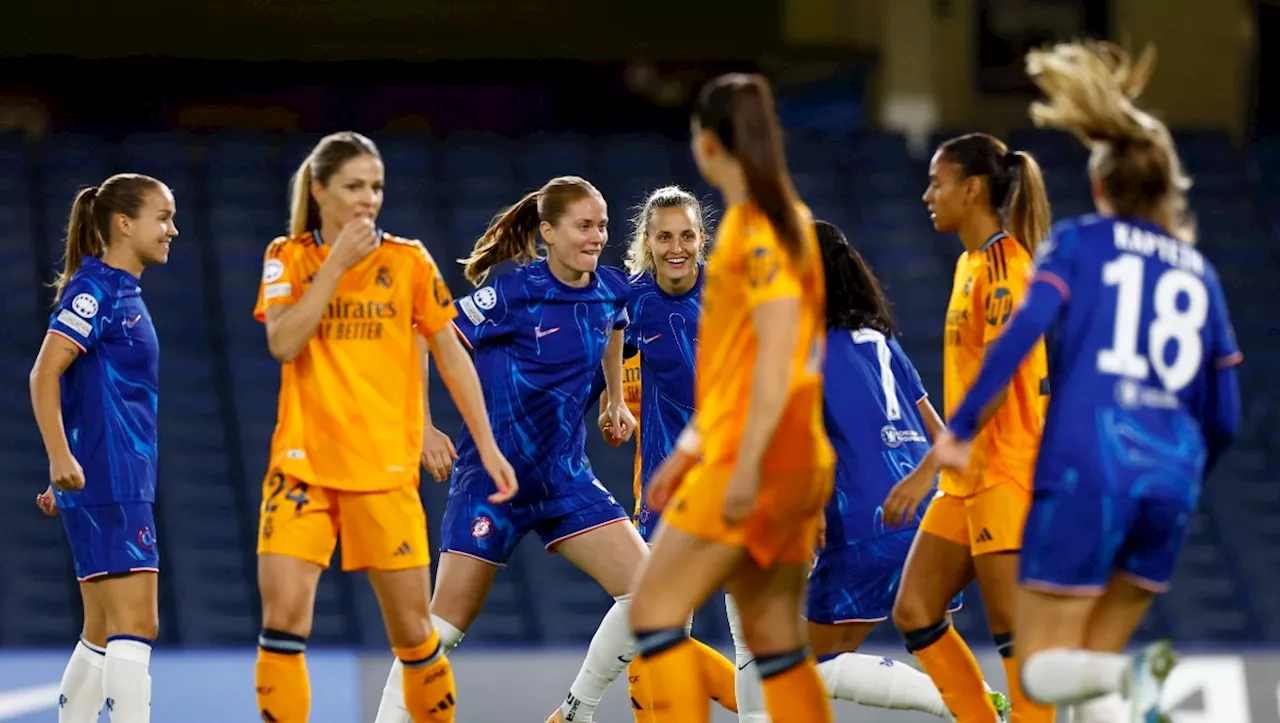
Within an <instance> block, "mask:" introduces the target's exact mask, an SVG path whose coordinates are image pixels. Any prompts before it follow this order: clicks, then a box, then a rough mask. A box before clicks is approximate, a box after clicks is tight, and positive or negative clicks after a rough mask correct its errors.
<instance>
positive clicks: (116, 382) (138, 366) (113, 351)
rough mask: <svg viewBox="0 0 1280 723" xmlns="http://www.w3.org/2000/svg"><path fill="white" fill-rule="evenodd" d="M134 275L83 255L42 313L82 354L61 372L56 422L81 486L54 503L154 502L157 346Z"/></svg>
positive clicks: (64, 505) (65, 506) (52, 330)
mask: <svg viewBox="0 0 1280 723" xmlns="http://www.w3.org/2000/svg"><path fill="white" fill-rule="evenodd" d="M141 292H142V289H141V287H140V286H139V284H138V278H137V277H136V276H133V275H132V274H129V273H127V272H124V271H121V270H119V269H116V268H113V267H111V266H108V265H107V264H104V263H103V262H102V261H99V260H98V259H96V258H86V259H85V260H84V262H83V265H82V266H81V268H80V270H79V271H77V272H76V273H75V274H74V275H73V276H72V277H71V280H70V281H69V282H68V283H67V286H66V288H65V289H64V290H63V292H62V297H61V299H60V300H59V301H58V305H57V308H55V309H54V311H53V314H52V315H51V316H50V319H49V333H51V334H57V335H59V336H61V337H64V338H66V339H67V340H68V341H70V342H71V343H73V344H75V345H76V346H78V347H80V349H81V351H82V352H83V353H82V354H81V355H80V356H79V357H77V358H76V359H75V361H73V362H72V363H71V366H70V367H69V368H68V369H67V371H66V373H64V374H63V375H62V379H61V386H62V422H63V426H64V428H65V429H66V433H67V439H68V441H69V442H70V444H71V453H72V454H73V455H75V458H76V460H78V461H79V462H80V466H81V467H83V468H84V476H85V485H84V489H83V490H80V491H78V492H56V496H57V501H58V507H59V508H61V509H68V508H72V507H77V506H82V505H104V504H122V503H138V502H147V503H151V502H154V501H155V496H156V460H157V454H158V447H159V445H158V433H157V429H156V414H157V410H158V407H159V402H158V394H159V386H160V344H159V340H158V339H157V338H156V331H155V327H154V326H153V325H152V323H151V314H150V313H149V312H148V311H147V306H146V304H144V303H143V301H142V293H141Z"/></svg>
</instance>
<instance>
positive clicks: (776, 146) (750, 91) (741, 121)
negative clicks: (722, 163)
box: [694, 73, 808, 266]
mask: <svg viewBox="0 0 1280 723" xmlns="http://www.w3.org/2000/svg"><path fill="white" fill-rule="evenodd" d="M694 117H695V118H696V119H697V121H698V126H699V127H700V128H703V129H705V130H709V131H711V132H712V133H715V134H716V137H717V138H719V140H720V143H721V144H722V145H723V146H724V147H725V150H726V151H728V152H729V154H730V155H732V156H733V157H734V158H735V159H737V161H738V163H740V164H741V165H742V172H743V175H744V176H745V177H746V181H747V191H748V192H749V193H750V194H751V200H752V201H754V202H755V204H756V206H757V207H759V208H760V211H761V212H762V213H763V214H764V215H765V218H767V219H769V224H770V225H771V226H773V230H774V233H776V234H777V235H778V241H779V242H780V243H781V244H782V247H783V249H785V250H786V252H787V255H788V256H790V257H791V259H792V260H793V261H795V262H797V263H798V264H799V265H801V266H803V265H804V264H806V263H807V262H808V259H807V258H805V256H806V251H805V245H804V234H805V231H806V230H805V228H804V222H803V221H802V220H801V218H800V214H799V212H798V210H797V208H796V206H797V204H798V203H799V197H798V196H797V194H796V190H795V186H794V185H793V184H792V182H791V173H790V172H789V171H788V170H787V162H786V154H785V153H784V152H783V147H782V128H781V126H780V125H779V123H778V114H777V111H776V110H775V108H774V102H773V93H772V92H771V91H770V90H769V84H768V82H767V81H766V80H765V79H764V78H763V77H762V76H759V75H745V74H740V73H733V74H729V75H722V76H720V77H719V78H716V79H715V80H713V81H711V82H710V83H708V84H707V85H706V86H704V87H703V89H702V92H701V93H700V94H699V96H698V106H697V108H696V109H695V111H694Z"/></svg>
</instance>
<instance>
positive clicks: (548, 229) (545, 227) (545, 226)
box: [538, 221, 556, 246]
mask: <svg viewBox="0 0 1280 723" xmlns="http://www.w3.org/2000/svg"><path fill="white" fill-rule="evenodd" d="M538 233H539V234H540V235H541V236H542V241H543V243H545V244H546V245H548V246H554V245H555V242H556V227H555V226H552V225H551V222H550V221H543V222H542V223H540V224H538Z"/></svg>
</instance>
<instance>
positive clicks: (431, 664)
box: [369, 566, 457, 721]
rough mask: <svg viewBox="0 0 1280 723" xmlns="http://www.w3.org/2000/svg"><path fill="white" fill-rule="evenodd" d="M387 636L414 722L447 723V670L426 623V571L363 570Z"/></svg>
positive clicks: (450, 696)
mask: <svg viewBox="0 0 1280 723" xmlns="http://www.w3.org/2000/svg"><path fill="white" fill-rule="evenodd" d="M369 582H370V584H372V585H373V591H374V593H375V594H376V595H377V596H378V606H379V607H380V608H381V609H382V620H383V622H384V623H385V625H386V627H387V638H388V639H389V640H390V641H391V650H392V652H394V653H395V656H396V663H398V667H399V668H400V669H401V695H400V697H401V699H402V700H403V702H404V706H405V709H406V710H407V711H408V712H409V714H410V715H411V717H412V718H413V719H414V720H418V721H452V720H453V719H454V711H455V710H456V707H457V688H456V686H455V684H454V680H453V670H452V668H450V666H449V661H448V659H447V658H446V657H445V652H446V649H445V646H444V644H443V642H442V641H441V639H440V637H441V636H440V633H439V632H437V631H436V629H435V626H434V625H432V621H431V569H430V568H429V567H426V566H422V567H415V568H410V569H407V570H369Z"/></svg>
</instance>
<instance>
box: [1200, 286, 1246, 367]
mask: <svg viewBox="0 0 1280 723" xmlns="http://www.w3.org/2000/svg"><path fill="white" fill-rule="evenodd" d="M1205 280H1206V281H1207V282H1209V283H1210V288H1211V294H1212V295H1211V296H1210V304H1211V305H1212V306H1211V307H1210V310H1209V313H1210V314H1211V317H1210V318H1211V319H1212V323H1213V328H1212V334H1213V338H1212V340H1211V342H1210V343H1211V344H1212V345H1213V347H1212V350H1213V366H1214V368H1215V369H1225V368H1227V367H1231V366H1235V365H1236V364H1239V363H1240V362H1242V361H1244V354H1243V353H1241V351H1240V345H1239V343H1238V342H1237V341H1236V331H1235V327H1234V325H1233V324H1232V323H1231V313H1230V312H1229V311H1228V310H1227V297H1226V295H1225V294H1223V293H1222V285H1221V284H1219V283H1218V280H1217V278H1216V276H1215V277H1214V278H1212V279H1205Z"/></svg>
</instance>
